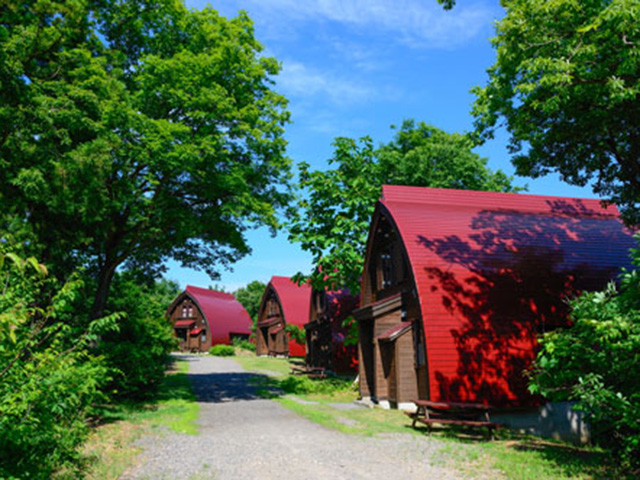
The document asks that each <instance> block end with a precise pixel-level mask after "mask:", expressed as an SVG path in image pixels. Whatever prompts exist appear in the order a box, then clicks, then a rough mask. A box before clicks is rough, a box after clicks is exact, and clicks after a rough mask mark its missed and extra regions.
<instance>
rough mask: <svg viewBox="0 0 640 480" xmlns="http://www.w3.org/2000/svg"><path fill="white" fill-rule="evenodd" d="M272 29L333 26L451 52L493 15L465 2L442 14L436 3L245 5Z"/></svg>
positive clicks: (335, 0)
mask: <svg viewBox="0 0 640 480" xmlns="http://www.w3.org/2000/svg"><path fill="white" fill-rule="evenodd" d="M247 5H248V6H247V8H248V10H249V11H250V14H251V11H256V10H260V11H262V12H263V14H265V15H268V17H269V19H270V23H271V26H272V27H275V24H278V25H281V26H283V28H286V29H290V28H292V27H293V25H292V23H291V22H292V21H297V22H303V21H315V22H317V21H331V22H337V23H342V24H348V25H352V26H354V27H360V28H364V29H367V30H368V31H372V32H375V31H377V32H381V31H382V32H385V33H387V34H391V35H393V36H394V38H395V40H397V41H399V42H402V43H405V44H407V45H410V46H412V47H432V48H452V47H455V46H458V45H460V44H463V43H466V42H467V41H469V40H470V39H472V38H474V37H475V36H476V35H477V34H478V33H479V32H480V31H481V30H482V29H483V28H485V27H486V25H487V24H488V23H489V21H490V20H491V19H492V18H493V17H494V16H495V14H496V11H495V9H494V8H492V7H489V6H487V5H486V4H481V3H480V2H478V1H473V0H469V1H467V2H459V4H458V5H457V6H456V8H454V9H453V10H452V11H445V10H443V9H442V7H441V6H440V5H439V4H438V3H437V2H436V1H435V0H350V1H347V0H268V1H267V0H247Z"/></svg>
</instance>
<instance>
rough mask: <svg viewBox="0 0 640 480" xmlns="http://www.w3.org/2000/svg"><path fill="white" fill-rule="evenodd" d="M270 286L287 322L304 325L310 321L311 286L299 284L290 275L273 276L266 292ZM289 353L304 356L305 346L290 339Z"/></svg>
mask: <svg viewBox="0 0 640 480" xmlns="http://www.w3.org/2000/svg"><path fill="white" fill-rule="evenodd" d="M270 288H272V289H273V291H274V292H275V294H276V297H277V299H278V302H280V306H281V307H282V315H283V317H284V321H285V324H286V325H297V326H298V327H304V325H305V324H306V323H307V322H308V321H309V312H310V310H311V286H310V285H307V284H303V285H298V284H297V283H295V282H293V281H292V280H291V279H290V278H289V277H278V276H273V277H271V280H270V281H269V285H267V289H266V292H268V291H269V289H270ZM266 292H265V294H266ZM289 355H291V356H304V355H305V348H304V346H302V345H299V344H298V343H297V342H295V341H293V340H290V341H289Z"/></svg>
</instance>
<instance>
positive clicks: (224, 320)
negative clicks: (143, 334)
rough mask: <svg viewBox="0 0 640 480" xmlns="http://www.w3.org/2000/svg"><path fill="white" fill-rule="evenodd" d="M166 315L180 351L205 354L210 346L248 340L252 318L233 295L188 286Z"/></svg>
mask: <svg viewBox="0 0 640 480" xmlns="http://www.w3.org/2000/svg"><path fill="white" fill-rule="evenodd" d="M167 315H168V316H169V318H170V319H171V321H172V322H173V332H174V335H175V336H176V337H177V338H178V340H179V342H180V350H182V351H200V352H208V351H209V349H210V348H211V347H212V346H213V345H218V344H225V345H231V343H232V341H233V339H234V338H235V337H237V338H245V339H247V340H248V339H249V335H250V334H251V318H250V317H249V314H248V313H247V311H246V310H245V309H244V307H243V306H242V305H241V304H240V303H239V302H238V301H237V300H236V299H235V297H234V296H233V295H231V294H230V293H225V292H217V291H215V290H209V289H207V288H199V287H194V286H191V285H188V286H187V288H186V290H185V291H184V292H182V293H181V294H180V295H178V296H177V297H176V299H175V300H174V301H173V303H172V304H171V306H170V307H169V309H168V310H167Z"/></svg>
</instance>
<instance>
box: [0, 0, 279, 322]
mask: <svg viewBox="0 0 640 480" xmlns="http://www.w3.org/2000/svg"><path fill="white" fill-rule="evenodd" d="M0 39H1V41H0V84H1V85H2V88H1V89H0V131H2V132H4V133H3V134H2V135H1V136H0V212H2V217H3V218H1V219H0V220H2V221H3V223H5V221H6V220H7V219H8V218H13V219H16V221H14V222H12V223H11V225H13V226H14V227H15V228H18V227H16V225H17V226H19V225H25V224H26V222H27V220H28V225H29V226H30V227H32V234H33V235H34V236H35V238H36V239H37V241H36V242H34V243H32V244H31V247H32V248H33V249H34V250H37V251H39V253H40V256H41V258H45V259H46V261H47V264H48V265H50V266H51V267H52V271H53V272H54V274H55V275H56V276H57V277H59V278H65V277H66V276H67V275H68V274H69V273H70V272H72V271H74V270H75V269H77V268H78V267H79V266H85V267H88V269H87V272H88V273H90V274H91V275H92V276H93V279H94V281H95V289H96V290H95V292H94V293H95V294H94V299H93V312H92V316H93V317H97V316H99V315H100V314H101V313H102V311H103V310H104V308H106V303H107V299H108V294H109V285H110V282H111V279H112V278H113V275H114V273H115V272H116V270H117V269H118V267H120V266H121V265H125V266H126V267H127V268H134V269H143V270H145V271H147V272H150V273H151V274H157V273H158V271H159V270H161V268H162V267H161V265H162V263H163V262H164V261H165V260H166V259H167V258H174V259H176V260H178V261H180V262H182V264H183V265H185V266H190V267H196V268H201V269H204V270H205V271H207V272H208V273H209V274H211V275H212V276H215V275H216V273H217V272H218V271H219V269H220V268H223V267H224V266H226V265H228V264H229V263H231V262H233V261H236V260H237V259H238V258H241V257H242V256H243V255H245V254H246V253H247V252H248V251H249V248H248V246H247V244H246V240H245V238H244V231H245V230H246V228H247V227H248V226H250V225H252V226H257V225H266V226H268V227H271V228H275V227H276V226H277V221H276V215H275V213H276V209H277V208H279V207H280V206H282V205H283V204H284V203H285V201H286V199H287V198H288V196H287V195H286V193H284V191H283V189H282V188H281V187H282V185H283V184H285V183H286V182H287V181H288V179H289V176H290V173H289V171H290V162H289V160H288V159H287V158H286V157H285V155H284V151H285V145H286V141H285V140H284V138H283V126H284V124H286V123H287V122H288V120H289V113H288V112H287V111H286V100H285V98H284V97H282V96H281V95H279V94H277V93H276V92H274V91H273V89H272V87H273V83H274V82H273V76H274V75H276V74H277V73H278V72H279V70H280V66H279V64H278V62H277V61H276V60H275V59H273V58H270V57H267V56H264V55H263V53H262V46H261V45H260V44H259V43H258V42H257V41H256V39H255V38H254V30H253V24H252V22H251V20H250V19H249V18H248V17H247V15H246V14H244V13H240V14H239V15H238V16H237V17H236V18H233V19H230V20H227V19H226V18H224V17H222V16H220V15H218V13H217V12H216V11H215V10H213V9H211V8H204V9H202V10H195V9H192V10H190V9H188V8H186V6H185V5H184V2H183V1H182V0H124V1H119V2H108V1H104V0H98V1H91V2H86V1H78V0H75V1H61V0H51V1H26V2H9V3H8V4H6V5H4V6H3V7H2V8H1V9H0ZM20 228H22V227H20Z"/></svg>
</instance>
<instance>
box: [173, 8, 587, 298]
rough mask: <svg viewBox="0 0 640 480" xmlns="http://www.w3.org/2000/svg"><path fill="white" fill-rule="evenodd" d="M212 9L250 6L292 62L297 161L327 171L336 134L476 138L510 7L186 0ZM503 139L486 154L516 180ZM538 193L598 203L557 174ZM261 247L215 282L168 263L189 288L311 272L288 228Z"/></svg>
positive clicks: (269, 44) (292, 136)
mask: <svg viewBox="0 0 640 480" xmlns="http://www.w3.org/2000/svg"><path fill="white" fill-rule="evenodd" d="M207 3H210V4H211V5H212V7H213V8H215V9H216V10H218V11H219V12H220V13H221V14H222V15H224V16H226V17H233V16H235V15H236V14H237V12H238V11H239V10H245V11H247V12H248V14H249V16H250V17H251V18H252V19H253V21H254V23H255V29H256V37H257V39H258V40H259V41H260V42H261V43H262V44H263V46H264V47H265V54H266V55H268V56H273V57H275V58H277V59H278V60H279V61H280V62H281V63H282V72H281V74H280V75H279V76H278V78H277V79H276V80H277V86H276V89H277V90H278V91H279V92H280V93H282V94H284V95H285V96H286V97H287V98H288V99H289V101H290V104H289V110H290V111H291V116H292V122H293V123H292V124H290V125H289V126H288V128H287V133H286V138H287V140H288V142H289V147H288V155H289V156H290V157H291V158H292V159H293V161H294V162H299V161H305V162H307V163H310V164H311V165H312V166H313V167H315V168H318V169H324V168H326V167H327V159H328V158H329V157H330V156H331V153H332V147H331V142H332V140H333V139H334V138H335V137H337V136H348V137H354V138H359V137H362V136H364V135H369V136H371V137H372V138H373V139H374V141H375V142H376V143H381V142H387V141H389V140H390V139H391V137H392V135H393V131H392V130H391V129H390V128H389V126H390V125H392V124H395V125H399V124H400V123H401V122H402V120H403V119H406V118H413V119H416V120H424V121H425V122H427V123H430V124H432V125H435V126H436V127H439V128H442V129H444V130H446V131H449V132H454V131H459V132H462V131H468V130H470V129H471V128H472V122H473V119H472V117H471V115H470V113H469V112H470V107H471V103H472V102H473V95H471V94H470V93H469V90H470V89H471V87H473V86H474V85H482V84H484V83H485V82H486V79H487V75H486V69H487V68H488V67H490V66H491V65H492V64H493V61H494V58H495V54H494V51H493V49H492V47H491V43H490V38H491V37H492V36H493V32H494V31H493V22H494V21H495V20H496V19H498V18H500V16H501V15H502V14H503V10H502V8H501V7H500V5H499V2H498V1H497V0H462V1H460V2H458V3H459V5H458V6H457V7H456V8H454V10H453V11H450V12H446V11H444V10H442V8H441V7H440V6H439V5H438V4H437V2H436V0H395V1H394V0H353V1H350V0H243V1H235V0H234V1H224V2H205V1H200V0H187V5H188V6H189V7H192V8H202V7H204V6H205V5H206V4H207ZM506 146H507V136H506V135H505V134H504V133H501V134H499V135H497V137H496V139H495V140H493V141H491V142H490V143H488V144H486V145H484V146H483V147H482V148H480V149H478V150H477V152H478V153H479V154H481V155H482V156H485V157H487V158H488V159H489V163H488V164H489V166H490V167H491V168H493V169H501V170H503V171H504V172H506V173H507V174H510V175H512V174H513V167H512V166H511V163H510V161H509V155H508V152H507V149H506ZM515 183H516V184H518V185H524V184H528V185H529V193H535V194H543V195H560V196H580V197H593V194H592V193H591V191H590V190H589V189H584V188H578V187H572V186H569V185H566V184H564V183H562V182H561V181H560V180H559V179H558V178H557V177H555V178H554V177H545V178H543V179H538V180H532V179H528V178H516V181H515ZM247 238H248V240H249V244H250V245H251V247H252V249H253V253H252V254H251V255H250V256H247V257H245V258H244V259H242V260H240V261H239V262H237V263H236V264H235V265H234V267H233V272H229V271H223V272H221V273H222V275H221V278H220V280H216V281H212V280H211V279H210V278H209V277H208V275H206V274H205V273H204V272H198V271H194V270H188V269H183V268H180V266H179V265H177V264H176V263H175V262H170V263H169V264H168V267H169V271H168V273H167V277H168V278H171V279H173V280H176V281H178V282H179V283H180V285H181V287H185V286H186V285H187V284H191V285H198V286H203V287H206V286H209V285H215V284H217V285H219V286H223V287H224V288H225V289H227V290H231V291H232V290H235V289H236V288H238V287H241V286H243V285H246V284H247V283H249V282H250V281H252V280H260V281H263V282H265V283H266V282H267V281H268V280H269V278H270V277H271V276H272V275H285V276H289V275H293V274H294V273H296V272H298V271H304V272H306V271H309V270H310V268H311V262H310V256H309V255H308V254H306V253H305V252H303V251H301V250H300V249H299V248H298V246H297V245H292V244H290V243H289V242H288V241H287V239H286V234H285V233H280V234H279V235H278V236H277V237H276V238H271V237H270V235H269V232H268V231H266V230H265V229H259V230H255V231H250V232H249V233H248V235H247Z"/></svg>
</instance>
